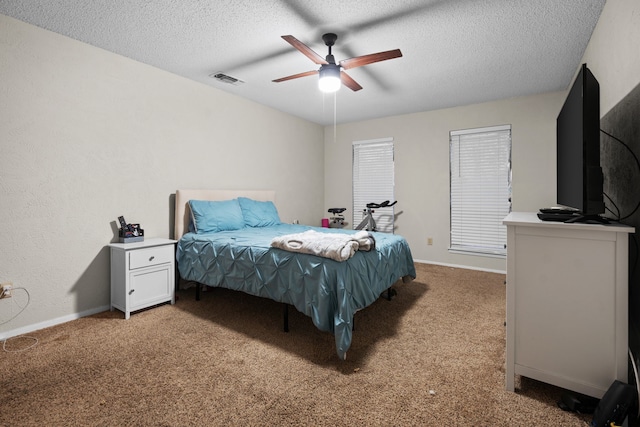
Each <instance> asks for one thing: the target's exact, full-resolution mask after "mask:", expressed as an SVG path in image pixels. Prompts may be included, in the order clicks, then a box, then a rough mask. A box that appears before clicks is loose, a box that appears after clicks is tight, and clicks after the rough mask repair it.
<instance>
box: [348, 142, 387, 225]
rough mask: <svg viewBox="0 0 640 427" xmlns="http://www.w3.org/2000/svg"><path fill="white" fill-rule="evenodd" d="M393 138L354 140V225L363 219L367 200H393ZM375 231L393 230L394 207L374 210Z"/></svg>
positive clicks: (377, 201)
mask: <svg viewBox="0 0 640 427" xmlns="http://www.w3.org/2000/svg"><path fill="white" fill-rule="evenodd" d="M393 186H394V168H393V138H383V139H375V140H368V141H354V142H353V228H356V227H357V226H358V224H360V222H361V221H362V220H363V219H364V218H365V216H366V213H365V212H364V209H365V208H366V205H367V203H372V202H373V203H382V202H384V201H385V200H389V201H390V202H393V201H394V199H393ZM373 217H374V219H375V221H376V225H377V230H378V231H382V232H387V233H393V221H394V210H393V207H388V208H380V209H375V213H374V214H373Z"/></svg>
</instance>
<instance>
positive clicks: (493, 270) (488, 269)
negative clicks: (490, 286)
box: [413, 258, 507, 274]
mask: <svg viewBox="0 0 640 427" xmlns="http://www.w3.org/2000/svg"><path fill="white" fill-rule="evenodd" d="M413 262H417V263H420V264H433V265H441V266H443V267H451V268H462V269H465V270H476V271H486V272H487V273H499V274H507V272H506V271H505V270H495V269H492V268H481V267H472V266H469V265H460V264H447V263H443V262H435V261H425V260H421V259H415V258H414V260H413Z"/></svg>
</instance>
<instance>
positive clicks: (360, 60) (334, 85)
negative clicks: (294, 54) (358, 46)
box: [273, 33, 402, 92]
mask: <svg viewBox="0 0 640 427" xmlns="http://www.w3.org/2000/svg"><path fill="white" fill-rule="evenodd" d="M282 38H283V39H285V40H286V41H287V42H288V43H289V44H291V46H293V47H295V48H296V49H298V50H299V51H300V52H302V54H304V55H305V56H306V57H307V58H309V59H310V60H312V61H313V62H315V63H316V64H318V65H320V69H318V70H313V71H306V72H304V73H299V74H294V75H291V76H287V77H282V78H279V79H276V80H273V81H274V82H276V83H278V82H284V81H287V80H292V79H297V78H299V77H306V76H311V75H314V74H320V79H319V80H318V84H319V87H320V90H322V91H323V92H335V91H337V90H338V89H340V85H341V84H344V85H345V86H346V87H348V88H349V89H351V90H353V91H357V90H360V89H362V86H360V85H359V84H358V83H357V82H356V81H355V80H353V79H352V78H351V77H350V76H349V75H348V74H347V73H345V72H344V71H342V70H349V69H351V68H356V67H362V66H363V65H368V64H372V63H374V62H380V61H386V60H387V59H393V58H399V57H401V56H402V52H400V49H395V50H388V51H385V52H378V53H372V54H369V55H362V56H356V57H355V58H350V59H343V60H342V61H340V62H339V63H337V64H336V60H335V58H334V57H333V55H332V54H331V47H332V46H333V45H334V44H335V42H336V40H337V39H338V36H337V35H335V34H333V33H327V34H324V35H323V36H322V40H323V41H324V44H325V45H327V47H328V48H329V54H328V55H327V57H326V59H325V58H323V57H322V56H320V55H318V54H317V53H316V52H314V51H313V50H311V49H310V48H309V47H308V46H307V45H305V44H304V43H302V42H301V41H299V40H298V39H296V38H295V37H293V36H282ZM341 69H342V70H341Z"/></svg>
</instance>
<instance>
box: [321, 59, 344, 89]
mask: <svg viewBox="0 0 640 427" xmlns="http://www.w3.org/2000/svg"><path fill="white" fill-rule="evenodd" d="M319 74H320V78H319V79H318V87H319V88H320V90H321V91H322V92H325V93H332V92H336V91H338V89H340V86H341V85H342V83H341V81H340V67H339V66H338V65H335V64H327V65H323V66H322V67H320V71H319Z"/></svg>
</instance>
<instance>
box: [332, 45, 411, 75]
mask: <svg viewBox="0 0 640 427" xmlns="http://www.w3.org/2000/svg"><path fill="white" fill-rule="evenodd" d="M401 56H402V52H400V49H394V50H387V51H386V52H378V53H372V54H369V55H362V56H356V57H355V58H350V59H345V60H343V61H340V66H341V67H342V68H344V69H345V70H349V69H351V68H356V67H362V66H363V65H367V64H373V63H374V62H380V61H386V60H387V59H393V58H399V57H401Z"/></svg>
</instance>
